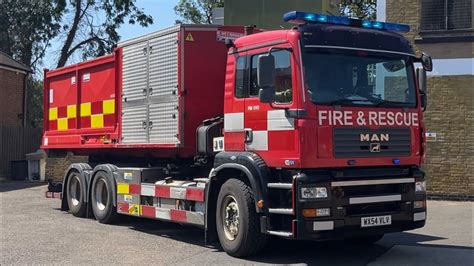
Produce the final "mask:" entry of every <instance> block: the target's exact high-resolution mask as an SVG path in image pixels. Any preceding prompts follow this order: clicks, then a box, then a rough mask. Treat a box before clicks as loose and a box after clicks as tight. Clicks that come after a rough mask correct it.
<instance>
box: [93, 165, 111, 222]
mask: <svg viewBox="0 0 474 266" xmlns="http://www.w3.org/2000/svg"><path fill="white" fill-rule="evenodd" d="M112 188H113V183H112V178H111V177H109V176H108V175H107V174H106V173H105V172H98V173H97V175H96V176H95V178H94V181H92V189H91V206H92V213H94V217H95V219H96V220H97V221H99V223H104V224H109V223H113V222H114V221H115V220H116V218H117V208H116V207H115V206H114V203H113V193H114V191H113V189H112Z"/></svg>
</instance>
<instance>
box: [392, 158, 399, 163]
mask: <svg viewBox="0 0 474 266" xmlns="http://www.w3.org/2000/svg"><path fill="white" fill-rule="evenodd" d="M392 162H393V164H400V159H393V160H392Z"/></svg>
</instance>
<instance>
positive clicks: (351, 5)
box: [339, 0, 377, 19]
mask: <svg viewBox="0 0 474 266" xmlns="http://www.w3.org/2000/svg"><path fill="white" fill-rule="evenodd" d="M339 12H340V14H341V15H342V16H347V17H353V18H359V19H375V18H376V14H377V1H376V0H340V2H339Z"/></svg>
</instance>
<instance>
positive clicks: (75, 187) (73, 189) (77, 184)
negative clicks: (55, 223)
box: [67, 172, 87, 217]
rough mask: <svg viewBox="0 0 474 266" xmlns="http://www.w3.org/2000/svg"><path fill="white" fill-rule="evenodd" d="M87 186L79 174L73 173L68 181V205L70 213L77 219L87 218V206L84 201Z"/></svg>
mask: <svg viewBox="0 0 474 266" xmlns="http://www.w3.org/2000/svg"><path fill="white" fill-rule="evenodd" d="M85 187H86V184H84V182H83V181H82V179H81V178H80V176H79V173H77V172H71V173H70V174H69V177H68V181H67V203H68V206H69V212H70V213H72V215H74V216H76V217H86V209H87V204H86V202H85V200H84V193H83V191H84V189H85Z"/></svg>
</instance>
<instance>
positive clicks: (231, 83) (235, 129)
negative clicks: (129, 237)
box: [42, 11, 432, 257]
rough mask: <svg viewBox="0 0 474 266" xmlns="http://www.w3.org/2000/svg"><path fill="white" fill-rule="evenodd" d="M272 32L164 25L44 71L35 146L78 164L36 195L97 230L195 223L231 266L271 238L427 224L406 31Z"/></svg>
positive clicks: (294, 15)
mask: <svg viewBox="0 0 474 266" xmlns="http://www.w3.org/2000/svg"><path fill="white" fill-rule="evenodd" d="M284 20H285V21H287V22H291V23H294V24H295V27H294V28H292V29H285V30H275V31H261V30H258V29H255V28H253V27H237V26H209V25H206V26H205V25H176V26H173V27H170V28H167V29H163V30H161V31H158V32H155V33H151V34H148V35H145V36H142V37H138V38H135V39H131V40H128V41H124V42H122V43H119V44H118V46H117V48H116V49H115V50H114V52H113V53H112V54H111V55H107V56H103V57H99V58H97V59H94V60H90V61H86V62H83V63H79V64H75V65H71V66H66V67H63V68H59V69H56V70H52V71H49V70H46V71H45V73H44V77H45V79H44V95H45V97H44V114H45V118H44V136H43V143H42V148H43V149H45V150H47V151H48V152H49V155H50V156H57V155H59V154H63V153H64V152H69V153H74V154H79V155H88V156H89V157H88V158H89V162H88V163H75V164H71V165H70V166H69V168H68V169H67V170H66V172H65V175H64V180H63V182H62V190H60V191H58V192H57V193H55V192H54V191H49V192H47V196H48V197H55V196H58V195H61V196H62V205H61V209H62V210H64V211H69V212H70V213H72V214H73V215H74V216H78V217H87V216H90V217H95V219H97V220H98V221H99V222H101V223H112V222H113V221H114V220H115V219H116V218H117V216H118V214H124V215H132V216H138V217H145V218H151V219H160V220H167V221H173V222H177V223H182V224H191V225H196V226H200V227H202V228H203V229H204V235H205V240H206V241H207V242H211V241H213V240H217V239H218V240H219V242H220V244H221V246H222V248H223V249H224V250H225V251H226V252H227V253H229V254H231V255H233V256H238V257H242V256H248V255H252V254H255V253H256V252H258V251H259V250H260V249H261V248H262V247H263V246H264V245H265V241H266V239H267V237H268V235H274V236H279V237H284V238H290V239H314V240H324V239H338V238H343V239H348V240H351V241H359V243H372V242H375V241H377V240H379V239H380V238H381V237H382V236H383V235H384V234H385V233H390V232H400V231H404V230H411V229H414V228H419V227H422V226H424V224H425V220H426V194H425V174H424V172H423V171H422V170H421V168H420V167H421V165H422V164H423V161H424V158H425V152H426V147H425V129H424V125H423V113H422V112H423V110H424V108H425V106H426V104H427V99H426V93H425V92H426V82H425V79H426V78H425V77H426V71H430V70H431V68H432V63H431V58H430V57H429V56H428V55H426V54H423V55H422V56H421V57H416V56H415V53H414V50H413V48H412V46H411V45H410V43H409V42H408V40H407V39H405V38H404V37H403V35H402V34H401V33H403V32H407V31H409V27H408V26H407V25H402V24H394V23H385V22H378V21H369V20H358V19H350V18H346V17H336V16H327V15H319V14H314V13H305V12H296V11H293V12H289V13H287V14H285V15H284ZM415 63H421V65H422V66H423V68H417V69H415V66H414V65H415Z"/></svg>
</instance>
